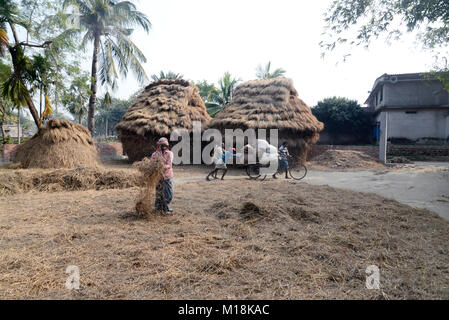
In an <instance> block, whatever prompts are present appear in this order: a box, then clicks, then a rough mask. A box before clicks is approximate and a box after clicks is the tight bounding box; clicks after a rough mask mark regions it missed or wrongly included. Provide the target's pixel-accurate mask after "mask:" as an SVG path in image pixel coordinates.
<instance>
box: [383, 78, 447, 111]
mask: <svg viewBox="0 0 449 320" xmlns="http://www.w3.org/2000/svg"><path fill="white" fill-rule="evenodd" d="M447 105H449V92H447V91H446V90H444V89H443V86H442V84H441V83H440V82H439V81H398V82H396V83H391V82H386V83H384V85H383V99H382V102H380V103H379V105H378V107H381V106H394V107H397V106H404V107H411V106H429V107H431V106H447Z"/></svg>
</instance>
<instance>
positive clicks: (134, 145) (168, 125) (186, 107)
mask: <svg viewBox="0 0 449 320" xmlns="http://www.w3.org/2000/svg"><path fill="white" fill-rule="evenodd" d="M209 120H210V116H209V115H208V114H207V111H206V106H205V105H204V102H203V100H202V99H201V97H200V96H199V94H198V88H197V87H196V86H195V85H194V84H192V83H190V82H188V81H186V80H182V79H177V80H167V79H163V80H159V81H156V82H153V83H151V84H150V85H149V86H147V87H146V88H145V90H144V92H143V93H142V94H141V95H140V96H139V97H138V98H137V100H136V102H134V104H133V105H132V106H131V107H130V108H129V109H128V111H127V112H126V114H125V115H124V116H123V119H122V121H121V122H120V123H119V124H118V125H117V126H116V130H117V131H120V133H121V134H120V140H121V141H122V144H123V149H124V151H125V152H126V154H127V155H128V157H129V159H130V160H131V161H138V160H141V159H143V158H144V157H147V156H150V155H151V154H152V153H153V152H154V151H155V149H156V142H157V140H158V139H159V138H160V137H166V138H169V137H170V134H171V133H172V131H174V130H175V129H178V128H179V129H187V130H188V131H189V132H191V131H192V128H193V122H194V121H200V122H201V123H202V125H203V126H204V125H205V124H206V122H207V121H209Z"/></svg>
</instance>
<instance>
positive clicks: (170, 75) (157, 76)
mask: <svg viewBox="0 0 449 320" xmlns="http://www.w3.org/2000/svg"><path fill="white" fill-rule="evenodd" d="M183 77H184V76H183V75H182V74H180V73H175V72H173V71H168V72H167V73H165V72H164V71H160V72H159V74H153V75H152V76H151V79H153V81H159V80H161V79H169V80H176V79H182V78H183Z"/></svg>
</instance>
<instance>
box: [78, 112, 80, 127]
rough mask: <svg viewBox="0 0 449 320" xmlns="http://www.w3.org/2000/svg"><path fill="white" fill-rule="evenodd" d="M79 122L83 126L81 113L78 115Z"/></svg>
mask: <svg viewBox="0 0 449 320" xmlns="http://www.w3.org/2000/svg"><path fill="white" fill-rule="evenodd" d="M78 122H79V124H81V113H80V114H79V115H78Z"/></svg>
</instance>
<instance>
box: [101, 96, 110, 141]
mask: <svg viewBox="0 0 449 320" xmlns="http://www.w3.org/2000/svg"><path fill="white" fill-rule="evenodd" d="M111 105H112V98H111V95H110V94H109V92H106V94H105V95H104V97H103V99H101V101H100V106H101V109H102V110H103V111H104V114H105V122H106V124H105V130H104V137H105V138H106V139H107V138H108V131H109V129H108V125H109V124H108V122H109V109H110V108H111Z"/></svg>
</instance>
